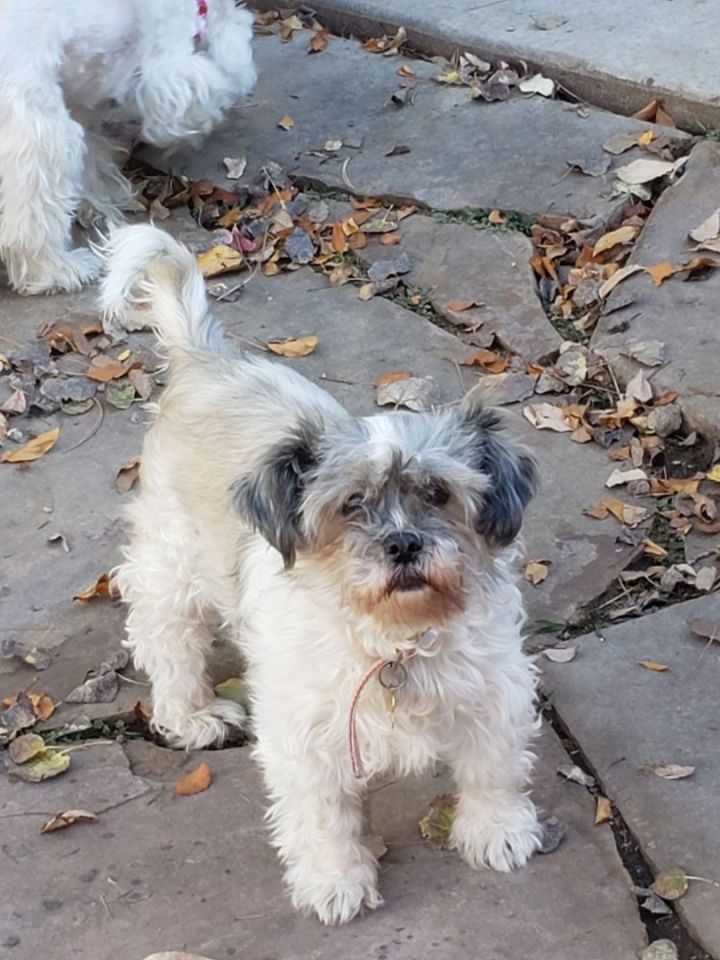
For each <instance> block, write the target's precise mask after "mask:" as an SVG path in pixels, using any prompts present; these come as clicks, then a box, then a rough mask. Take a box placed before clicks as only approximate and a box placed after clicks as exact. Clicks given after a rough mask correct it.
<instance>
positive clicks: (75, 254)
mask: <svg viewBox="0 0 720 960" xmlns="http://www.w3.org/2000/svg"><path fill="white" fill-rule="evenodd" d="M101 266H102V265H101V262H100V259H99V257H97V256H96V255H95V254H94V253H93V252H92V250H86V249H85V248H83V247H79V248H78V249H77V250H66V251H64V252H63V253H62V254H61V255H59V256H54V257H52V258H50V257H48V258H46V259H45V258H43V259H42V260H40V261H39V262H37V263H31V264H28V265H27V266H26V268H25V270H24V272H23V277H22V280H21V281H20V283H19V284H18V287H17V291H18V293H20V294H22V295H23V296H35V295H36V294H41V293H73V292H75V291H76V290H80V289H81V287H84V286H86V285H87V284H89V283H94V281H95V280H97V278H98V277H99V276H100V270H101Z"/></svg>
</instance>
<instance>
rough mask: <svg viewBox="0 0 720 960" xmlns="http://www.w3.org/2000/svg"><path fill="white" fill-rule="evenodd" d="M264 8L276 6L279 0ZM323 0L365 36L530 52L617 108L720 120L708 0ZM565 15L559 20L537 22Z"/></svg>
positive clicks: (333, 22)
mask: <svg viewBox="0 0 720 960" xmlns="http://www.w3.org/2000/svg"><path fill="white" fill-rule="evenodd" d="M258 6H259V7H261V8H263V9H272V8H273V0H260V2H259V3H258ZM676 6H677V4H673V3H672V0H670V2H668V0H665V2H663V3H661V4H660V5H658V4H657V3H656V2H655V0H639V2H635V3H633V4H627V3H625V2H624V0H608V2H606V3H604V4H602V6H601V8H598V6H597V4H596V3H595V2H594V0H579V2H577V3H574V4H572V5H571V6H569V5H568V4H560V3H552V2H548V0H500V2H492V0H491V2H480V3H475V2H473V0H446V2H444V3H443V4H442V6H439V5H438V4H437V3H435V2H433V0H418V2H417V3H413V4H412V5H408V4H407V3H406V2H404V0H317V2H316V3H314V4H313V10H315V11H316V13H317V15H318V17H319V19H320V20H321V21H322V22H323V23H324V24H326V25H327V26H329V27H330V28H331V29H333V30H334V31H336V32H338V33H347V32H352V33H354V34H356V35H358V36H360V37H368V36H378V35H382V33H383V32H387V33H389V34H391V35H392V34H394V33H395V32H396V30H397V28H398V27H399V26H404V27H405V28H406V29H407V31H408V44H409V46H410V47H411V48H412V49H416V50H422V51H423V52H426V53H434V54H437V53H440V54H444V55H445V56H450V55H451V54H452V53H453V51H454V50H457V49H459V50H461V51H463V50H470V51H472V52H474V53H475V54H477V55H479V56H481V57H483V58H484V59H490V60H495V59H502V60H516V59H520V60H525V61H527V62H528V63H529V64H531V65H533V66H534V67H537V68H540V69H542V70H543V72H544V73H545V74H546V75H547V76H551V77H553V78H555V79H556V80H558V81H559V82H561V83H563V84H564V85H565V86H566V87H568V88H569V89H570V90H572V91H573V92H574V93H575V94H577V95H578V96H581V97H583V98H584V99H586V100H588V101H589V102H590V103H594V104H597V105H599V106H602V107H605V108H606V109H609V110H615V111H617V112H618V113H626V114H630V113H634V112H635V111H637V110H639V109H640V108H641V107H643V106H645V104H646V103H647V102H648V101H649V100H650V99H652V98H653V97H660V98H662V99H663V100H664V102H665V104H666V107H667V109H668V110H670V112H671V114H672V116H673V117H674V118H675V120H676V122H677V123H678V124H679V125H680V126H683V127H686V128H688V129H703V128H717V127H719V126H720V99H719V98H718V87H719V86H720V69H719V68H718V66H717V64H716V62H715V58H714V53H715V48H714V40H713V39H712V36H711V32H709V31H708V25H709V22H710V21H709V18H710V16H711V12H710V8H709V6H708V4H707V2H706V0H684V2H683V4H682V11H679V10H677V9H676ZM552 18H557V19H560V20H564V22H562V23H560V24H559V25H558V26H557V27H554V28H551V29H544V30H543V29H541V28H540V25H542V24H545V23H547V22H548V21H550V22H552Z"/></svg>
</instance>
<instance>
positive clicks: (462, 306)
mask: <svg viewBox="0 0 720 960" xmlns="http://www.w3.org/2000/svg"><path fill="white" fill-rule="evenodd" d="M475 306H477V304H476V302H475V301H474V300H450V301H449V302H448V303H446V304H445V309H446V310H452V312H453V313H462V312H463V311H464V310H471V309H472V308H473V307H475Z"/></svg>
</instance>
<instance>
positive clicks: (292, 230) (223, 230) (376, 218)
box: [134, 117, 415, 352]
mask: <svg viewBox="0 0 720 960" xmlns="http://www.w3.org/2000/svg"><path fill="white" fill-rule="evenodd" d="M291 121H292V118H291V117H283V118H281V125H282V126H283V127H285V128H287V129H290V127H291V126H292V123H291ZM356 146H357V144H353V145H351V144H350V143H349V142H348V143H344V142H343V141H342V140H341V139H336V140H328V141H326V143H325V144H324V145H323V146H321V147H320V148H319V149H318V150H317V151H314V152H316V153H317V154H318V155H320V156H321V157H328V156H331V155H334V154H337V153H338V151H340V150H342V149H343V148H345V147H348V148H350V149H352V148H353V147H356ZM225 166H226V169H227V170H230V169H233V170H235V169H236V167H235V166H234V161H233V158H229V157H228V158H226V160H225ZM134 179H135V181H136V183H137V184H138V189H139V192H140V194H141V196H142V197H143V202H144V203H145V205H146V206H152V203H153V202H155V200H156V199H157V198H158V197H160V196H161V197H162V202H163V204H164V205H166V206H167V208H168V209H171V208H175V207H178V206H183V205H186V206H187V207H188V209H189V211H190V213H191V215H192V216H193V217H194V218H195V219H196V220H197V222H198V223H199V224H200V226H202V227H204V228H205V229H207V230H208V231H209V236H208V240H207V243H206V244H205V245H204V249H202V250H199V251H197V253H196V259H197V263H198V266H199V268H200V270H201V272H202V273H203V275H204V276H205V277H207V278H209V279H212V280H213V282H212V283H211V284H210V285H209V287H208V291H209V293H210V295H211V296H215V297H218V298H221V299H223V300H230V301H232V300H233V299H234V298H235V297H236V296H239V295H240V292H241V288H242V283H239V284H237V283H236V284H234V285H233V284H232V283H230V285H228V282H227V281H225V280H217V279H215V278H220V277H223V276H224V275H225V274H231V273H240V272H243V271H245V272H250V271H262V273H264V274H265V276H275V275H277V274H279V273H281V272H286V271H293V270H297V269H299V268H300V267H301V266H304V265H306V264H310V265H312V266H313V267H315V268H316V269H317V270H319V271H321V272H322V273H324V274H325V276H326V277H327V278H328V280H329V282H330V283H331V284H333V285H335V286H341V285H343V284H346V283H349V282H351V281H352V282H356V283H357V284H358V285H359V291H358V296H359V297H360V299H362V300H369V299H370V298H371V297H373V296H375V295H377V294H380V293H387V292H389V291H391V290H393V289H394V288H395V287H397V286H398V285H399V284H400V283H401V278H402V277H403V276H404V275H405V274H407V273H408V272H409V271H410V270H411V268H412V262H411V260H410V258H409V257H408V256H407V254H405V253H400V254H399V255H397V256H388V257H387V258H383V259H378V260H376V261H374V262H373V263H371V264H370V265H369V266H368V267H367V269H365V268H363V267H362V266H361V265H360V264H359V262H358V260H357V258H356V257H355V256H354V255H355V253H356V252H357V251H359V250H362V249H363V248H365V247H366V246H367V244H368V241H369V239H370V238H371V237H374V238H377V239H378V241H379V242H380V244H381V245H383V246H388V247H391V246H394V245H395V244H397V243H398V242H399V240H400V235H399V232H398V226H399V224H400V223H401V221H402V220H404V219H405V218H406V217H408V216H410V215H411V214H413V213H414V212H415V207H414V206H410V205H405V206H402V205H400V206H396V205H394V204H386V203H383V202H382V201H381V200H379V199H375V198H372V197H370V198H365V199H361V198H356V197H351V198H350V201H349V204H348V205H347V210H344V212H343V213H341V214H339V213H335V214H333V212H332V211H331V206H330V204H328V203H327V202H326V201H325V200H324V199H322V198H319V197H315V196H313V195H311V194H306V193H301V192H300V191H299V190H298V189H297V188H296V187H295V186H293V185H292V184H291V182H290V180H289V178H288V177H287V175H286V174H285V172H284V171H283V170H282V168H281V167H280V166H279V165H278V164H276V163H273V162H269V163H267V164H266V165H265V166H264V167H263V169H262V171H261V172H260V174H259V175H258V177H256V178H255V180H254V181H253V182H252V183H249V184H248V185H247V186H242V187H238V188H237V189H236V190H228V189H225V188H223V187H217V186H215V185H214V184H212V183H211V182H210V181H207V180H201V181H195V182H186V181H182V180H180V179H177V178H175V179H173V180H172V181H169V180H168V178H167V177H162V176H158V175H153V174H149V173H148V172H147V171H145V170H143V169H141V168H140V169H138V170H137V171H136V174H135V177H134ZM268 348H269V349H273V348H272V346H271V345H270V344H268ZM275 352H277V351H275Z"/></svg>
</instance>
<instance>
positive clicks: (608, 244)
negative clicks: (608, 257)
mask: <svg viewBox="0 0 720 960" xmlns="http://www.w3.org/2000/svg"><path fill="white" fill-rule="evenodd" d="M639 232H640V227H632V226H624V227H618V228H617V230H611V231H610V232H609V233H606V234H604V236H602V237H600V239H599V240H598V242H597V243H596V244H595V246H594V247H593V256H594V257H596V256H597V255H598V254H599V253H603V252H604V251H605V250H611V249H612V248H613V247H616V246H617V245H618V244H621V243H622V244H625V243H632V241H633V240H634V239H635V237H636V236H637V235H638V233H639Z"/></svg>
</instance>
